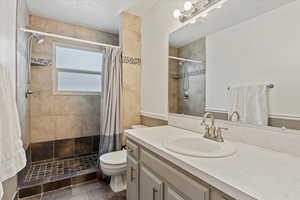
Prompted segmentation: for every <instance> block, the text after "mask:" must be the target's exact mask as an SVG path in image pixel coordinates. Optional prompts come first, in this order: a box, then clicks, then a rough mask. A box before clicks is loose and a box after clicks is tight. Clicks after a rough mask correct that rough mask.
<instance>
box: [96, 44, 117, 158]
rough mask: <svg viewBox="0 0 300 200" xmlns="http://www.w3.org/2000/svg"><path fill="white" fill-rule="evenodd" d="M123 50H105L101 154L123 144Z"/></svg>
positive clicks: (101, 113) (115, 149) (101, 112)
mask: <svg viewBox="0 0 300 200" xmlns="http://www.w3.org/2000/svg"><path fill="white" fill-rule="evenodd" d="M121 57H122V56H121V50H120V49H117V48H107V49H106V50H105V56H104V65H103V69H102V91H101V111H100V147H99V155H102V154H105V153H108V152H111V151H117V150H120V149H121V146H122V136H123V120H122V116H123V113H122V105H121V103H122V95H123V94H122V88H123V85H122V84H123V81H122V59H121Z"/></svg>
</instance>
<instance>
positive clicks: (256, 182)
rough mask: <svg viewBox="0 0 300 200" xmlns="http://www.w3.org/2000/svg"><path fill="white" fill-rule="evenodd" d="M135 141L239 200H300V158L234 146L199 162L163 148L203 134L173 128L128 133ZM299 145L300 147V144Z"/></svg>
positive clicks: (246, 146)
mask: <svg viewBox="0 0 300 200" xmlns="http://www.w3.org/2000/svg"><path fill="white" fill-rule="evenodd" d="M125 132H126V135H127V136H128V137H129V138H130V139H132V140H133V141H135V142H137V143H139V144H141V145H143V146H144V147H146V148H148V149H150V150H151V151H153V152H154V153H157V154H159V155H160V156H161V157H163V158H164V159H166V160H168V161H170V162H172V163H173V164H175V165H177V166H178V167H180V168H182V169H184V170H186V171H188V172H190V173H191V174H192V175H194V176H196V177H198V178H200V179H202V180H204V181H205V182H207V183H208V184H210V185H212V186H214V187H216V188H218V189H219V190H221V191H223V192H224V193H226V194H228V195H230V196H232V197H233V198H236V199H238V200H254V199H257V200H299V199H300V158H299V157H296V156H292V155H289V154H285V153H280V152H275V151H272V150H268V149H264V148H260V147H256V146H252V145H248V144H244V143H239V142H232V143H233V144H234V145H235V147H236V149H237V152H236V153H235V154H234V155H233V156H230V157H225V158H196V157H190V156H184V155H181V154H177V153H173V152H171V151H169V150H167V149H166V148H164V146H163V141H165V140H166V139H168V138H170V137H171V138H172V137H177V136H184V135H194V136H198V137H202V136H201V134H199V133H195V132H191V131H187V130H184V129H180V128H175V127H172V126H161V127H153V128H142V129H130V130H126V131H125ZM299 145H300V144H299Z"/></svg>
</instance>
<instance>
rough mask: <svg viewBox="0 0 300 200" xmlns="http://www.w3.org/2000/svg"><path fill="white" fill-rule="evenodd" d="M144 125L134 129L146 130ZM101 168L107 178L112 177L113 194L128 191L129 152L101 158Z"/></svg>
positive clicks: (117, 152) (114, 153)
mask: <svg viewBox="0 0 300 200" xmlns="http://www.w3.org/2000/svg"><path fill="white" fill-rule="evenodd" d="M145 127H146V126H143V125H134V126H132V128H133V129H137V128H145ZM100 167H101V170H102V172H103V173H104V174H105V175H106V176H111V180H110V183H109V185H110V187H111V189H112V191H113V192H120V191H123V190H125V189H126V187H127V185H126V168H127V151H126V150H121V151H115V152H111V153H107V154H104V155H102V156H100Z"/></svg>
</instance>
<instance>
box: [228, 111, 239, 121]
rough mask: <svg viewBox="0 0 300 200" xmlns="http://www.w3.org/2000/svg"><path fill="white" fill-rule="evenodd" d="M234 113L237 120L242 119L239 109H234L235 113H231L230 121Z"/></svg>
mask: <svg viewBox="0 0 300 200" xmlns="http://www.w3.org/2000/svg"><path fill="white" fill-rule="evenodd" d="M234 115H236V121H240V118H241V116H240V114H239V113H238V111H234V112H233V113H231V115H230V116H229V121H232V119H233V116H234Z"/></svg>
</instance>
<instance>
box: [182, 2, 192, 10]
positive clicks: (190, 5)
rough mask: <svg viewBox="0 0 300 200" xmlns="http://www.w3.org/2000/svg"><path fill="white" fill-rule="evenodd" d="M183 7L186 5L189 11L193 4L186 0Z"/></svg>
mask: <svg viewBox="0 0 300 200" xmlns="http://www.w3.org/2000/svg"><path fill="white" fill-rule="evenodd" d="M183 7H184V10H186V11H189V10H191V9H192V8H193V4H192V2H190V1H186V2H185V3H184V5H183Z"/></svg>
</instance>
